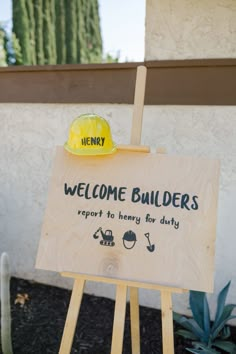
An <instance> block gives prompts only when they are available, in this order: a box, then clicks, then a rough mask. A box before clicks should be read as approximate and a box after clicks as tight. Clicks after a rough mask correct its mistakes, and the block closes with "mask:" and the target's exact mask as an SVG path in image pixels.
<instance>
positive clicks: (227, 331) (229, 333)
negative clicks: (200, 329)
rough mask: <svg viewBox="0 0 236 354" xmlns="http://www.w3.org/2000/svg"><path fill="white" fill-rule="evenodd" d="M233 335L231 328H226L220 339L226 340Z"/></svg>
mask: <svg viewBox="0 0 236 354" xmlns="http://www.w3.org/2000/svg"><path fill="white" fill-rule="evenodd" d="M230 335H231V331H230V327H229V326H224V327H223V329H222V332H221V336H220V339H222V340H224V339H227V338H229V337H230Z"/></svg>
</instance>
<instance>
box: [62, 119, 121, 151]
mask: <svg viewBox="0 0 236 354" xmlns="http://www.w3.org/2000/svg"><path fill="white" fill-rule="evenodd" d="M64 148H65V149H66V150H67V151H69V152H70V153H72V154H75V155H106V154H113V153H114V152H115V151H116V145H115V144H114V142H113V140H112V136H111V131H110V126H109V124H108V123H107V121H106V120H105V119H104V118H102V117H100V116H98V115H96V114H82V115H80V116H79V117H77V118H76V119H75V120H74V121H73V122H72V123H71V126H70V131H69V138H68V141H67V142H66V143H65V145H64Z"/></svg>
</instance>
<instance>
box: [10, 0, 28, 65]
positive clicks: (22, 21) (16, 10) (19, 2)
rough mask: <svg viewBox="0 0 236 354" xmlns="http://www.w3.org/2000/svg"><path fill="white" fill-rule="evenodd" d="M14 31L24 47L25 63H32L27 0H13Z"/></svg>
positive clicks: (23, 56)
mask: <svg viewBox="0 0 236 354" xmlns="http://www.w3.org/2000/svg"><path fill="white" fill-rule="evenodd" d="M12 5H13V32H14V33H15V34H16V37H17V38H18V39H19V43H20V46H21V48H22V58H23V63H24V65H29V64H31V55H30V37H29V21H28V16H27V10H26V2H25V0H13V2H12Z"/></svg>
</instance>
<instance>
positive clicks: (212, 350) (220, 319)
mask: <svg viewBox="0 0 236 354" xmlns="http://www.w3.org/2000/svg"><path fill="white" fill-rule="evenodd" d="M229 287H230V282H228V284H227V285H226V286H225V287H224V288H223V289H222V290H221V291H220V293H219V295H218V298H217V308H216V314H215V319H214V321H213V322H211V319H210V310H209V304H208V300H207V296H206V293H204V292H200V291H190V296H189V302H190V308H191V311H192V315H193V318H187V317H185V316H182V315H179V314H177V313H174V320H175V321H176V322H177V323H178V324H179V325H180V326H182V327H183V328H184V329H179V330H178V331H177V332H176V334H178V335H180V336H182V337H184V338H187V339H190V340H192V341H193V342H192V344H193V348H186V349H187V350H188V351H189V352H191V353H196V354H198V353H204V354H216V353H221V352H219V351H218V350H217V349H220V350H224V351H225V352H227V353H230V354H233V353H234V354H235V353H236V345H235V344H234V343H233V342H231V341H229V340H227V339H228V338H229V337H230V328H229V326H227V325H226V323H227V322H228V321H229V320H231V319H233V318H236V316H233V315H232V312H233V310H234V308H235V307H236V305H234V304H228V305H225V301H226V297H227V294H228V291H229Z"/></svg>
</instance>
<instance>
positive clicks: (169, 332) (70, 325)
mask: <svg viewBox="0 0 236 354" xmlns="http://www.w3.org/2000/svg"><path fill="white" fill-rule="evenodd" d="M146 72H147V69H146V67H144V66H139V67H138V69H137V77H136V86H135V97H134V111H133V121H132V131H131V145H127V146H125V145H120V146H119V147H118V148H119V149H120V150H128V151H138V152H144V153H145V152H146V153H148V152H150V148H149V147H147V146H139V144H140V141H141V133H142V118H143V107H144V96H145V84H146ZM164 152H165V151H164V150H163V149H158V150H157V153H164ZM61 275H62V276H64V277H69V278H73V279H74V286H73V290H72V295H71V300H70V305H69V309H68V313H67V318H66V323H65V327H64V332H63V337H62V341H61V346H60V351H59V354H69V353H70V351H71V347H72V343H73V337H74V332H75V328H76V324H77V319H78V315H79V310H80V305H81V300H82V296H83V291H84V285H85V282H86V280H88V281H95V282H104V283H109V284H115V285H116V302H115V314H114V322H113V334H112V346H111V354H121V353H122V347H123V336H124V323H125V310H126V299H127V291H128V289H129V292H130V319H131V343H132V354H140V324H139V299H138V289H139V288H144V289H152V290H158V291H160V293H161V312H162V342H163V353H164V354H173V353H174V334H173V315H172V293H183V292H186V290H184V289H179V288H172V287H165V286H161V285H156V284H148V283H141V282H136V281H126V280H119V279H113V278H105V277H97V276H93V275H83V274H76V273H70V272H62V273H61Z"/></svg>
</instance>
